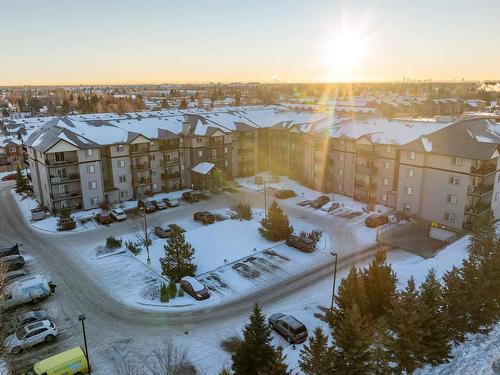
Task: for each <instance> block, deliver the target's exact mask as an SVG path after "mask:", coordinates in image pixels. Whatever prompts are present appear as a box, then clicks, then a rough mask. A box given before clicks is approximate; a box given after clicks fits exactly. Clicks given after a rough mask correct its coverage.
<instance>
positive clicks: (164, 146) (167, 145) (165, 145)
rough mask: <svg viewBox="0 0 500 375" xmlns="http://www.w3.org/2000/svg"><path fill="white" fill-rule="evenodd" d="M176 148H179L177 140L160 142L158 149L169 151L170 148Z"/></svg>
mask: <svg viewBox="0 0 500 375" xmlns="http://www.w3.org/2000/svg"><path fill="white" fill-rule="evenodd" d="M178 148H179V142H176V143H163V144H160V151H170V150H176V149H178Z"/></svg>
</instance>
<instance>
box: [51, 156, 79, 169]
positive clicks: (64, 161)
mask: <svg viewBox="0 0 500 375" xmlns="http://www.w3.org/2000/svg"><path fill="white" fill-rule="evenodd" d="M76 163H78V156H76V155H75V156H65V157H63V158H57V159H56V158H49V157H46V158H45V164H46V165H48V166H54V165H57V166H60V165H68V164H76Z"/></svg>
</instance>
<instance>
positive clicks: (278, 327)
mask: <svg viewBox="0 0 500 375" xmlns="http://www.w3.org/2000/svg"><path fill="white" fill-rule="evenodd" d="M269 326H270V327H271V329H273V330H274V331H276V332H278V333H279V334H280V335H281V336H283V337H284V338H285V339H286V340H287V341H288V342H289V343H290V344H298V343H301V342H304V341H305V340H306V339H307V328H306V326H305V325H304V324H303V323H302V322H300V321H299V320H297V319H295V318H294V317H293V316H291V315H285V314H282V313H276V314H272V315H271V316H270V317H269Z"/></svg>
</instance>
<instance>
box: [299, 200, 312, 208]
mask: <svg viewBox="0 0 500 375" xmlns="http://www.w3.org/2000/svg"><path fill="white" fill-rule="evenodd" d="M310 204H311V200H310V199H306V200H303V201H300V202H297V206H300V207H305V206H309V205H310Z"/></svg>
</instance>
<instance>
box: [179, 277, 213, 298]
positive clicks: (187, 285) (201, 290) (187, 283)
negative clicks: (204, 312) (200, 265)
mask: <svg viewBox="0 0 500 375" xmlns="http://www.w3.org/2000/svg"><path fill="white" fill-rule="evenodd" d="M180 285H181V288H182V289H183V290H184V291H185V292H186V293H187V294H189V295H190V296H191V297H193V298H194V299H196V300H198V301H201V300H203V299H207V298H208V297H210V292H209V291H208V289H207V287H206V286H205V285H203V284H202V283H200V282H199V281H198V280H196V279H195V278H194V277H191V276H184V277H183V278H182V279H181V282H180Z"/></svg>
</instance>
